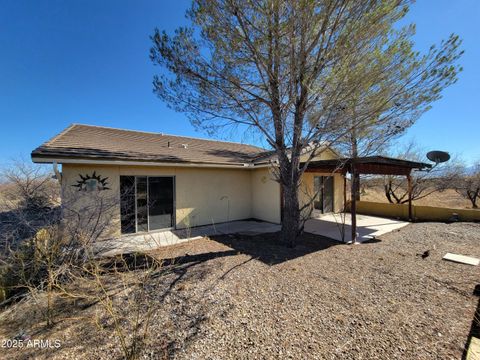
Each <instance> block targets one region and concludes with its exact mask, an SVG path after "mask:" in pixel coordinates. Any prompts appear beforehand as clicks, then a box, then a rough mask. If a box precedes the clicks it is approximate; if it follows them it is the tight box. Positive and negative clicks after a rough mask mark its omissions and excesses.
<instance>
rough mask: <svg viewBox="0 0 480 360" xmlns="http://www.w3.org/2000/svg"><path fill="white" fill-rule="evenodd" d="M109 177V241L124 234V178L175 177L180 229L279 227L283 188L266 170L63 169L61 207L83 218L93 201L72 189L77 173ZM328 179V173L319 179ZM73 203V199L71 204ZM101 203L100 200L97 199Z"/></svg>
mask: <svg viewBox="0 0 480 360" xmlns="http://www.w3.org/2000/svg"><path fill="white" fill-rule="evenodd" d="M335 156H336V155H335V153H333V152H332V151H330V150H328V149H327V150H326V151H324V152H322V153H321V154H319V155H318V156H316V158H315V159H330V158H335ZM94 171H95V172H96V174H97V175H100V176H101V177H102V178H104V177H108V180H107V181H108V187H109V188H110V189H109V190H105V191H101V192H99V193H98V194H97V195H96V197H97V198H103V199H106V200H105V202H106V203H108V204H110V205H109V206H108V210H107V211H104V218H106V219H108V221H109V222H111V224H112V230H111V231H110V233H111V236H118V235H120V206H119V204H120V196H119V194H120V190H119V186H120V184H119V182H120V176H121V175H136V176H142V175H143V176H174V177H175V190H176V191H175V208H176V213H175V223H176V228H178V229H181V228H186V227H193V226H199V225H208V224H215V223H221V222H226V221H232V220H242V219H248V218H256V219H259V220H264V221H269V222H273V223H280V222H281V199H280V194H281V193H280V185H279V184H278V183H277V182H276V181H274V179H273V175H272V174H271V172H270V170H269V169H268V168H259V169H255V170H250V169H214V168H200V167H197V168H187V167H156V166H114V165H73V164H64V165H63V166H62V173H63V180H62V183H63V192H64V194H63V202H64V203H65V204H70V205H69V206H71V204H74V206H75V208H76V209H77V211H78V212H79V213H80V214H83V213H86V212H87V211H88V208H89V207H90V208H91V207H92V205H91V203H92V196H94V195H91V194H88V193H86V192H79V191H78V190H77V189H76V188H73V187H72V185H74V184H76V183H77V180H79V179H80V177H79V174H81V175H83V176H85V175H87V174H88V175H92V173H93V172H94ZM314 175H317V174H313V173H306V174H305V175H304V177H303V181H302V185H301V188H300V193H299V197H300V200H301V202H302V203H305V201H306V200H307V199H308V197H309V196H311V194H313V176H314ZM318 175H327V176H328V175H330V174H320V173H319V174H318ZM334 191H335V201H334V209H335V211H340V210H341V209H342V207H343V179H342V177H341V176H340V175H335V179H334ZM72 199H73V200H72ZM97 201H98V199H97Z"/></svg>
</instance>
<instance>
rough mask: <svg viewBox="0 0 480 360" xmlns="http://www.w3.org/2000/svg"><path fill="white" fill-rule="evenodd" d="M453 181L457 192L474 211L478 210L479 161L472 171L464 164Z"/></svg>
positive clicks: (479, 191) (479, 194)
mask: <svg viewBox="0 0 480 360" xmlns="http://www.w3.org/2000/svg"><path fill="white" fill-rule="evenodd" d="M455 175H456V176H455V180H454V181H453V187H454V189H455V191H456V192H457V193H458V194H460V195H461V196H462V197H464V198H466V199H468V200H469V201H470V202H471V204H472V208H473V209H478V205H477V201H478V200H479V199H480V161H477V162H476V163H475V164H474V165H473V166H472V167H471V169H468V168H467V167H466V166H465V165H464V164H462V165H460V166H459V167H458V168H457V172H456V174H455Z"/></svg>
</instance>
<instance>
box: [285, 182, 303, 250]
mask: <svg viewBox="0 0 480 360" xmlns="http://www.w3.org/2000/svg"><path fill="white" fill-rule="evenodd" d="M281 187H282V194H283V209H282V210H283V211H282V214H283V218H282V242H283V243H285V244H286V245H287V246H288V247H294V246H295V243H296V239H297V236H298V231H299V228H300V210H299V208H300V204H299V201H298V191H297V187H296V186H293V184H290V185H285V184H281Z"/></svg>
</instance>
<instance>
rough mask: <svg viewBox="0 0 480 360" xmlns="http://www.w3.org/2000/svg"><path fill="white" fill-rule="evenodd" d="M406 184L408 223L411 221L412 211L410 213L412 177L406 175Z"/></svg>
mask: <svg viewBox="0 0 480 360" xmlns="http://www.w3.org/2000/svg"><path fill="white" fill-rule="evenodd" d="M407 182H408V221H413V211H412V176H411V175H410V174H408V175H407Z"/></svg>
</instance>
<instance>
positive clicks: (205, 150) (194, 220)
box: [31, 124, 344, 237]
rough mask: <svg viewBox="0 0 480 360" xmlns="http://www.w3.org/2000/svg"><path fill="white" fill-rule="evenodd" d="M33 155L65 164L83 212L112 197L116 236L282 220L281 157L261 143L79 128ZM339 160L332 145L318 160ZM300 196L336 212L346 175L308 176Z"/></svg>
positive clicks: (68, 185)
mask: <svg viewBox="0 0 480 360" xmlns="http://www.w3.org/2000/svg"><path fill="white" fill-rule="evenodd" d="M31 156H32V160H33V161H34V162H35V163H52V164H54V166H55V167H56V165H57V164H61V165H62V172H61V184H62V202H63V204H67V203H70V202H72V199H76V205H75V207H76V209H77V210H76V213H83V214H85V213H88V211H90V210H89V209H91V208H92V206H89V205H92V203H93V201H95V199H98V198H100V199H106V198H110V199H111V200H112V202H111V204H110V205H108V206H106V205H105V202H103V201H102V206H103V210H102V211H104V212H105V216H107V217H109V219H110V220H111V221H110V225H111V227H110V232H109V236H112V237H120V236H123V235H127V234H133V233H148V232H150V233H153V232H158V231H163V230H166V229H184V228H190V227H195V226H200V225H208V224H218V223H223V222H229V221H233V220H242V219H258V220H262V221H266V222H271V223H276V224H278V223H280V222H281V191H280V186H279V184H278V183H277V182H275V181H274V179H273V175H272V161H273V162H274V160H275V154H274V153H272V152H271V151H267V150H265V149H262V148H259V147H256V146H252V145H246V144H241V143H234V142H224V141H213V140H204V139H198V138H192V137H182V136H175V135H166V134H162V133H149V132H141V131H131V130H122V129H114V128H107V127H100V126H90V125H81V124H74V125H71V126H69V127H68V128H67V129H65V130H64V131H62V132H61V133H60V134H58V135H56V136H55V137H53V138H52V139H51V140H49V141H47V142H45V143H44V144H42V145H41V146H40V147H38V148H37V149H35V150H34V151H33V152H32V154H31ZM303 156H304V157H305V158H306V157H308V156H309V154H308V153H305V154H304V155H303ZM338 158H339V154H338V153H337V152H336V151H335V150H333V149H332V148H330V147H329V146H328V145H324V146H322V147H320V149H319V150H318V151H317V154H315V160H335V159H338ZM273 166H274V165H273ZM58 174H59V173H58ZM59 176H60V174H59ZM299 192H300V193H299V197H300V199H301V202H302V203H305V202H306V201H307V200H309V199H312V198H313V197H314V201H313V205H312V206H313V207H314V209H313V210H314V213H325V212H332V211H334V212H337V211H340V210H342V209H343V204H344V177H343V175H342V174H341V173H335V174H334V175H333V176H332V171H325V172H315V171H310V172H306V173H305V174H304V175H303V179H302V185H301V187H300V190H299ZM79 204H81V205H79Z"/></svg>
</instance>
